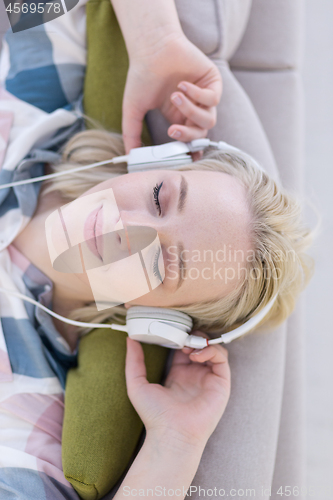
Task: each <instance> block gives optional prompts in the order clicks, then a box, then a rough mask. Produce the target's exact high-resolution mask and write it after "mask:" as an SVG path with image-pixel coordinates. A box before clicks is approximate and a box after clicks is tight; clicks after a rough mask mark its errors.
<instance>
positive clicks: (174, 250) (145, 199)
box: [63, 170, 250, 307]
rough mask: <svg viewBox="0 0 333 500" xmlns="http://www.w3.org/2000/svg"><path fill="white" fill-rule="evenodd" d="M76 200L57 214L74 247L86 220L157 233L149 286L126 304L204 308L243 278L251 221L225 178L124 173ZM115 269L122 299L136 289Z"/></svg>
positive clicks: (131, 278) (128, 275) (237, 189)
mask: <svg viewBox="0 0 333 500" xmlns="http://www.w3.org/2000/svg"><path fill="white" fill-rule="evenodd" d="M110 188H111V189H110ZM94 193H95V195H94V196H90V197H89V198H86V200H85V197H86V196H87V195H92V194H94ZM79 200H81V202H80V203H81V205H80V206H81V209H80V210H79V213H77V214H76V216H74V214H71V212H70V210H69V211H68V212H67V215H66V212H65V211H64V212H63V214H64V220H65V223H66V224H69V225H70V224H71V225H72V228H73V230H74V228H75V230H76V231H77V234H78V238H81V241H82V235H84V234H87V233H88V232H89V220H90V221H92V220H96V221H97V222H96V224H97V225H98V224H100V226H101V228H102V226H103V228H104V233H105V232H109V231H114V230H117V229H121V227H122V226H123V227H124V228H126V227H128V226H136V227H138V226H140V227H146V228H151V229H153V230H155V231H156V232H157V235H158V238H159V243H160V245H157V247H158V248H159V247H160V248H161V252H160V254H159V257H158V264H159V266H158V270H157V269H155V271H156V272H154V275H155V278H154V279H155V284H154V286H155V288H153V289H152V290H151V291H149V292H148V293H144V294H143V295H141V296H137V297H136V298H134V299H132V300H130V301H125V306H130V305H148V306H156V307H177V306H178V307H179V306H185V305H189V304H193V303H197V302H206V301H209V300H214V299H216V298H221V297H223V296H225V295H227V294H228V293H229V292H230V291H231V290H233V289H234V288H235V287H236V285H237V283H238V282H239V281H241V279H242V277H243V273H242V268H244V267H245V261H244V255H246V252H247V251H248V250H249V249H250V238H249V231H248V228H249V221H250V216H249V212H248V207H247V203H246V193H245V189H244V188H243V187H242V186H241V184H240V183H239V181H238V180H237V179H236V178H234V177H232V176H230V175H228V174H224V173H220V172H211V171H191V170H187V171H175V170H171V171H170V170H152V171H148V172H139V173H133V174H127V175H122V176H119V177H116V178H112V179H110V180H108V181H105V182H103V183H100V184H98V185H97V186H95V187H94V188H92V189H90V190H89V191H87V192H86V193H84V195H82V196H81V197H80V198H79ZM69 206H70V205H69ZM101 206H102V207H103V210H102V212H100V215H99V216H98V217H97V219H95V215H96V214H97V213H99V209H100V207H101ZM115 207H116V208H115ZM65 209H66V207H65ZM91 214H92V215H91ZM101 214H102V216H101ZM119 216H120V218H119ZM87 220H88V222H87ZM87 227H88V230H87ZM94 227H97V226H94ZM101 228H100V229H101ZM103 228H102V231H103ZM153 234H156V233H154V232H153ZM78 241H79V239H78ZM117 241H118V240H117ZM97 247H98V245H97ZM111 247H112V245H111ZM157 247H156V245H155V250H154V251H156V248H157ZM97 257H98V256H97ZM97 257H96V258H97ZM162 258H163V262H164V269H163V264H162ZM155 264H156V262H155ZM161 264H162V265H161ZM119 265H120V269H121V266H124V267H123V271H122V273H121V275H122V279H121V280H120V281H121V283H120V288H121V289H122V292H121V293H123V292H124V290H125V295H122V296H126V289H127V290H131V289H132V290H133V287H134V285H135V283H136V278H135V272H133V271H132V270H130V271H129V272H128V270H127V271H126V259H124V260H123V261H119ZM155 267H156V266H155ZM140 269H141V268H140ZM163 270H164V272H165V274H163ZM140 272H142V271H140ZM105 276H106V277H107V275H106V274H105ZM161 279H163V282H161ZM80 280H81V282H82V281H85V280H86V283H88V277H87V275H86V274H81V275H80ZM98 280H99V281H100V275H99V277H98ZM156 280H158V281H157V282H156ZM109 281H113V282H111V283H108V286H113V287H115V290H117V286H118V285H119V284H117V283H115V281H116V280H114V279H113V280H112V279H110V280H109ZM90 284H91V281H90ZM138 289H140V287H139V288H138ZM120 295H121V294H120ZM122 302H123V301H122Z"/></svg>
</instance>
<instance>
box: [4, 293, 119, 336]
mask: <svg viewBox="0 0 333 500" xmlns="http://www.w3.org/2000/svg"><path fill="white" fill-rule="evenodd" d="M0 292H3V293H5V294H7V293H8V294H9V295H13V296H14V297H18V298H19V299H23V300H26V301H27V302H30V303H31V304H34V305H35V306H37V307H39V308H40V309H43V311H45V312H47V313H48V314H50V315H51V316H53V317H54V318H56V319H59V320H60V321H63V322H64V323H68V324H69V325H73V326H84V327H87V328H90V327H91V328H112V330H121V331H122V332H127V329H126V330H125V328H126V326H125V325H116V324H115V323H113V324H112V325H110V324H109V323H103V324H100V323H84V322H82V321H75V320H73V319H69V318H65V317H64V316H61V315H60V314H57V313H55V312H53V311H51V309H48V308H47V307H45V306H43V304H40V303H39V302H37V301H36V300H34V299H31V298H30V297H28V296H27V295H24V294H22V293H19V292H15V291H14V290H7V289H6V288H2V287H0Z"/></svg>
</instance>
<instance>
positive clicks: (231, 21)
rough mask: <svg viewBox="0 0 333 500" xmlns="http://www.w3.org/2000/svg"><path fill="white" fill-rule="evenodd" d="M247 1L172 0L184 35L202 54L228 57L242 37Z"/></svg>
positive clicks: (249, 3)
mask: <svg viewBox="0 0 333 500" xmlns="http://www.w3.org/2000/svg"><path fill="white" fill-rule="evenodd" d="M251 2H252V0H205V1H204V2H193V0H176V2H175V3H176V8H177V11H178V15H179V19H180V23H181V25H182V28H183V31H184V33H185V35H186V36H187V38H188V39H189V40H191V42H193V43H194V45H196V46H197V47H199V49H200V50H202V52H204V53H205V54H207V55H209V56H214V57H221V58H223V59H227V60H228V59H229V58H230V57H231V56H232V54H233V53H234V52H235V50H236V49H237V47H238V45H239V43H240V42H241V40H242V37H243V34H244V31H245V28H246V25H247V21H248V17H249V14H250V10H251ZM199 19H200V22H198V20H199Z"/></svg>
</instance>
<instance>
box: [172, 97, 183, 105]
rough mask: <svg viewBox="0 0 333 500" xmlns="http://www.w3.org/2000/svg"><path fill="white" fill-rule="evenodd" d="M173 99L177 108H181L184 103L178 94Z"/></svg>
mask: <svg viewBox="0 0 333 500" xmlns="http://www.w3.org/2000/svg"><path fill="white" fill-rule="evenodd" d="M171 99H172V102H173V103H174V104H176V105H177V106H180V105H181V103H182V102H183V101H182V99H181V98H180V97H179V95H178V94H176V95H175V96H173V97H171Z"/></svg>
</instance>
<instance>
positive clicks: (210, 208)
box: [182, 170, 250, 249]
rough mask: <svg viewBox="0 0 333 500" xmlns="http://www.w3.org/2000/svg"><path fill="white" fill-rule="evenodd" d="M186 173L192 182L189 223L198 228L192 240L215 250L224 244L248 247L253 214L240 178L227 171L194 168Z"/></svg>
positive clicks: (188, 213)
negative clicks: (196, 169) (250, 212)
mask: <svg viewBox="0 0 333 500" xmlns="http://www.w3.org/2000/svg"><path fill="white" fill-rule="evenodd" d="M182 175H184V177H185V178H186V180H187V181H188V200H187V204H186V210H185V214H186V219H187V220H186V222H187V223H188V224H189V226H191V227H192V228H195V229H196V231H195V233H196V237H195V238H192V242H191V243H192V244H194V245H197V246H198V245H199V244H200V246H201V247H202V246H206V247H207V246H209V245H210V246H211V247H212V249H213V248H216V246H220V245H223V244H227V245H231V246H232V247H235V248H244V246H246V247H247V245H248V236H249V235H248V228H249V221H250V214H249V208H248V203H247V193H246V189H245V188H244V186H242V184H241V183H240V181H239V180H238V179H237V178H236V177H234V176H232V175H229V174H226V173H223V172H211V171H193V170H191V171H183V172H182ZM189 243H190V242H189ZM191 246H192V245H191Z"/></svg>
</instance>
